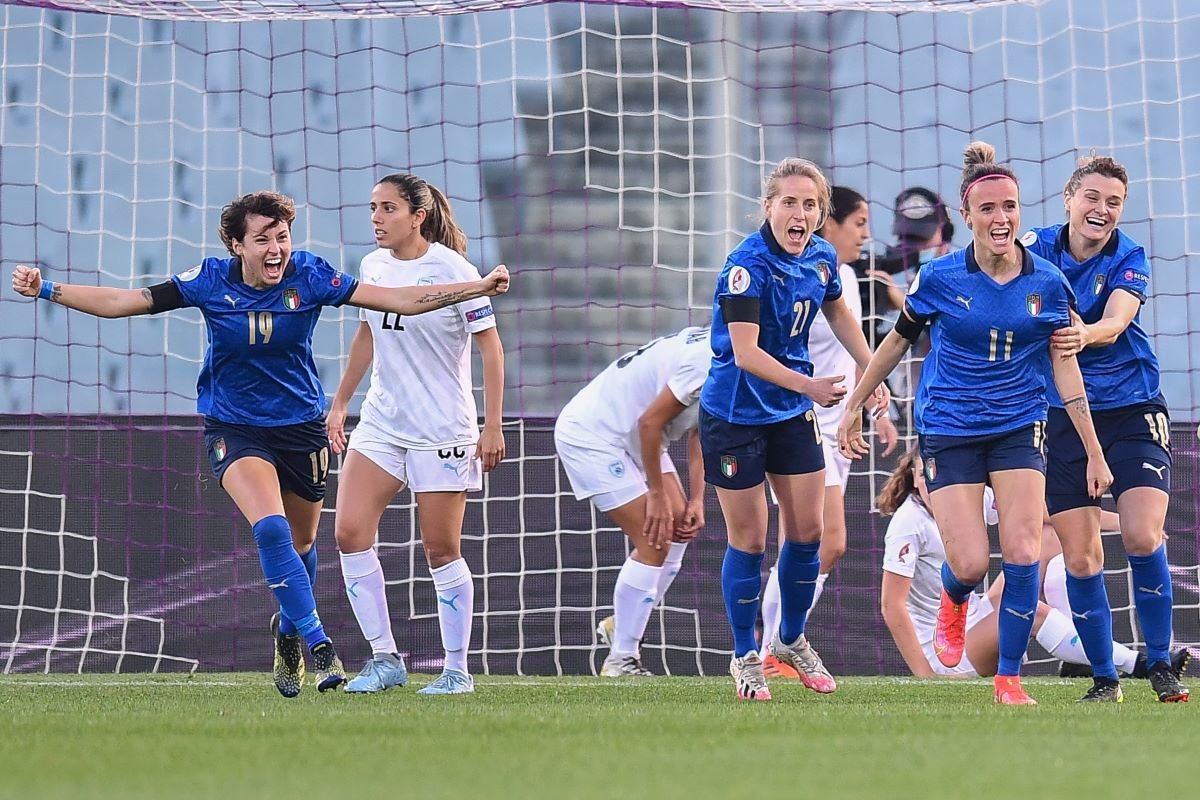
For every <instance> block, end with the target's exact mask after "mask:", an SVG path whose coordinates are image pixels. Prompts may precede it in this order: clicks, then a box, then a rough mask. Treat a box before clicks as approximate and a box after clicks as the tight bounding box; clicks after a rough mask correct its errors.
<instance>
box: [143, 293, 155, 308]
mask: <svg viewBox="0 0 1200 800" xmlns="http://www.w3.org/2000/svg"><path fill="white" fill-rule="evenodd" d="M142 299H143V300H145V301H146V308H151V309H152V308H154V295H153V294H151V293H150V290H149V289H142Z"/></svg>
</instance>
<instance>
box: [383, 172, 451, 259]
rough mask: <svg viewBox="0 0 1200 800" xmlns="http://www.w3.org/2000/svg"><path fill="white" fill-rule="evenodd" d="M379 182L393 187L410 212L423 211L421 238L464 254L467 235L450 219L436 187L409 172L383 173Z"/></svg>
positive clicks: (446, 205) (446, 203) (448, 204)
mask: <svg viewBox="0 0 1200 800" xmlns="http://www.w3.org/2000/svg"><path fill="white" fill-rule="evenodd" d="M379 183H390V184H391V185H392V186H395V187H396V191H398V192H399V193H400V196H401V197H403V198H404V199H405V200H407V201H408V208H409V210H410V211H411V212H412V213H413V214H416V213H417V212H418V211H424V212H425V220H424V221H423V222H422V223H421V236H423V237H425V241H427V242H438V243H440V244H443V245H445V246H446V247H449V248H450V249H451V250H453V251H454V252H456V253H458V254H459V255H463V256H465V255H466V254H467V235H466V234H465V233H463V231H462V228H460V227H458V223H457V222H455V221H454V213H453V212H452V211H451V210H450V201H449V200H447V199H446V195H444V194H442V192H441V190H440V189H438V188H437V187H436V186H434V185H433V184H430V183H428V182H426V180H425V179H424V178H421V177H418V176H416V175H413V174H412V173H410V172H396V173H393V174H391V175H384V176H383V177H382V178H380V179H379Z"/></svg>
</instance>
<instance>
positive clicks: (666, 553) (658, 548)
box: [554, 328, 712, 678]
mask: <svg viewBox="0 0 1200 800" xmlns="http://www.w3.org/2000/svg"><path fill="white" fill-rule="evenodd" d="M711 361H712V350H711V349H710V345H709V329H708V328H684V329H683V330H682V331H680V332H679V333H676V334H674V335H673V336H663V337H661V338H659V339H655V340H654V341H652V342H650V343H649V344H646V345H643V346H642V347H639V348H638V349H637V350H635V351H633V352H632V353H628V354H627V355H624V356H622V357H621V358H618V359H617V360H616V361H614V362H613V363H612V364H610V365H609V366H608V367H607V368H606V369H605V370H604V371H603V372H601V373H600V374H599V375H597V376H596V377H595V378H594V379H593V380H592V382H591V383H589V384H588V385H587V386H585V387H583V389H582V390H580V392H579V394H577V395H575V397H573V398H571V401H570V402H569V403H567V405H566V407H565V408H564V409H563V410H562V413H561V414H559V416H558V422H557V423H556V424H555V426H554V445H555V448H556V449H557V450H558V458H559V461H561V462H562V465H563V469H565V470H566V472H567V477H568V478H569V479H570V481H571V488H572V489H574V491H575V497H576V498H578V499H579V500H586V499H589V498H590V499H591V501H592V504H593V505H594V506H595V507H596V508H597V509H599V510H600V511H603V512H605V513H607V514H608V516H609V517H610V518H611V519H612V520H613V521H614V522H615V523H617V525H619V526H620V527H621V530H622V531H624V532H625V535H626V536H628V537H629V541H630V542H631V543H632V544H633V552H632V553H631V554H630V555H629V558H628V559H627V560H626V561H625V565H624V566H623V567H621V572H620V574H619V575H618V576H617V585H616V587H615V588H614V589H613V616H612V617H609V618H608V619H606V620H604V621H603V622H601V623H600V628H599V631H598V632H599V633H600V636H601V638H602V639H605V640H606V643H607V644H609V646H610V650H609V654H608V657H607V658H606V659H605V660H604V665H603V666H602V667H601V668H600V674H601V675H603V676H605V677H611V678H615V677H621V676H623V675H637V676H648V675H651V674H652V673H651V672H650V671H649V670H647V669H646V668H645V667H643V666H642V662H641V653H640V650H639V645H640V642H641V639H642V635H643V634H644V633H645V631H646V624H647V622H649V620H650V612H651V611H652V610H653V609H654V606H655V604H656V603H657V602H658V601H660V600H662V598H663V597H664V596H665V595H666V593H667V589H668V588H669V587H670V585H671V582H672V581H673V580H675V576H676V575H677V574H678V573H679V565H680V563H681V562H682V561H683V554H684V551H685V550H686V549H687V543H688V542H689V541H690V540H691V539H692V538H694V537H695V536H696V534H697V533H699V531H700V529H701V528H702V527H704V464H703V459H702V458H701V455H700V440H699V436H698V434H697V432H696V424H697V405H696V401H697V400H698V399H699V397H700V388H701V387H702V386H703V385H704V380H705V378H706V377H707V376H708V367H709V364H710V363H711ZM684 434H687V435H688V487H689V489H690V490H691V496H690V497H689V498H686V499H685V495H684V491H683V486H682V484H680V482H679V476H678V475H677V474H676V472H675V465H674V463H673V462H672V461H671V457H670V455H669V454H668V453H667V452H666V450H665V447H664V446H665V445H666V444H667V443H669V442H672V441H675V440H677V439H680V438H682V437H683V436H684Z"/></svg>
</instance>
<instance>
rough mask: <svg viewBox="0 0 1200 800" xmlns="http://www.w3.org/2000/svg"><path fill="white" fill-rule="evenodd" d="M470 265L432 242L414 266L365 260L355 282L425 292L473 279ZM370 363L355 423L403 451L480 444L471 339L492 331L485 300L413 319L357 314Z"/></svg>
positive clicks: (376, 257) (388, 258) (378, 256)
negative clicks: (369, 344)
mask: <svg viewBox="0 0 1200 800" xmlns="http://www.w3.org/2000/svg"><path fill="white" fill-rule="evenodd" d="M479 277H480V276H479V270H478V269H476V268H475V267H474V266H473V265H472V264H471V263H470V262H469V261H467V260H466V259H465V258H463V257H462V256H460V255H459V254H458V253H456V252H454V251H453V250H451V249H450V248H448V247H445V246H443V245H441V244H437V243H436V242H435V243H433V244H431V245H430V246H429V250H428V252H426V253H425V255H423V256H421V257H420V258H418V259H415V260H412V261H401V260H400V259H397V258H395V257H393V256H392V254H391V251H389V250H384V249H379V250H375V251H373V252H371V253H368V254H367V255H366V256H364V257H363V260H362V264H361V266H360V269H359V280H360V281H361V282H363V283H369V284H372V285H375V286H388V287H395V286H429V285H433V284H442V283H460V282H463V281H477V280H479ZM360 317H361V318H362V320H363V321H365V322H366V323H367V324H368V325H370V326H371V337H372V339H373V344H374V348H375V357H374V359H373V361H372V363H371V388H370V389H369V390H368V391H367V398H366V400H365V401H363V405H362V419H361V422H360V424H362V425H370V426H372V427H373V428H374V429H375V430H376V433H377V435H382V436H385V437H386V438H387V439H388V440H390V441H394V442H395V443H396V444H397V445H399V446H401V447H406V448H409V449H413V450H432V449H437V448H441V447H446V446H457V445H469V444H474V443H475V442H477V441H478V440H479V415H478V413H477V410H476V405H475V394H474V392H473V391H472V386H471V334H473V333H478V332H480V331H483V330H487V329H488V328H493V327H495V326H496V318H495V317H494V316H493V313H492V303H491V301H490V300H488V298H486V297H480V298H477V299H475V300H468V301H466V302H463V303H458V304H457V305H453V306H447V307H446V308H442V309H438V310H437V311H430V312H428V313H425V314H418V315H417V316H414V317H405V316H400V315H399V314H394V313H392V312H387V313H384V312H382V311H369V310H367V309H362V311H361V314H360Z"/></svg>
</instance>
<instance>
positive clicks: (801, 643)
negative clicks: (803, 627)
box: [771, 634, 837, 694]
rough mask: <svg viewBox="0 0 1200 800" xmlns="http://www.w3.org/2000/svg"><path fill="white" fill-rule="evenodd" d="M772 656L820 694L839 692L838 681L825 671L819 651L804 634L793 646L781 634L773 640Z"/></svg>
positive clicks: (776, 635)
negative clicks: (781, 637)
mask: <svg viewBox="0 0 1200 800" xmlns="http://www.w3.org/2000/svg"><path fill="white" fill-rule="evenodd" d="M771 655H773V656H775V657H776V658H777V659H779V660H780V661H782V662H783V663H785V664H787V665H788V666H790V667H792V668H793V669H795V670H796V672H797V673H799V675H800V682H801V683H803V684H804V685H805V686H807V687H808V688H809V689H812V690H813V691H814V692H818V693H820V694H832V693H833V692H835V691H837V681H835V680H834V679H833V676H832V675H830V674H829V670H827V669H825V664H824V662H822V661H821V657H820V656H819V655H817V651H816V650H814V649H813V647H812V645H810V644H809V643H808V639H806V638H805V637H804V634H800V638H799V639H797V640H796V641H794V642H792V643H791V644H784V643H783V642H782V641H781V640H780V638H779V634H775V638H774V639H772V640H771Z"/></svg>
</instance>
